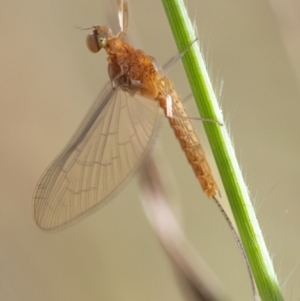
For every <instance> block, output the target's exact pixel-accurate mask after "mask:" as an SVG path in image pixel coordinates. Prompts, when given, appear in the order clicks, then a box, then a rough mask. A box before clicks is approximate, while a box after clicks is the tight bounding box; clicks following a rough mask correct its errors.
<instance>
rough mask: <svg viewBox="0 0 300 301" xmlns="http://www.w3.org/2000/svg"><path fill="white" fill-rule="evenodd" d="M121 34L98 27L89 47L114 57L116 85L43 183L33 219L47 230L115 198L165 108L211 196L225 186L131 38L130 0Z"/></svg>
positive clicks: (166, 85) (111, 68)
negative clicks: (126, 39) (127, 33)
mask: <svg viewBox="0 0 300 301" xmlns="http://www.w3.org/2000/svg"><path fill="white" fill-rule="evenodd" d="M120 20H122V22H121V31H120V32H119V34H118V35H117V36H114V35H113V34H112V31H111V30H110V29H109V28H108V27H107V26H94V27H92V29H93V32H92V33H91V34H90V35H88V37H87V46H88V48H89V50H90V51H92V52H94V53H96V52H99V51H100V50H101V49H102V48H103V49H104V50H105V51H106V52H107V55H108V74H109V77H110V82H109V83H108V84H107V85H106V86H105V88H104V89H103V91H102V92H101V93H100V95H99V97H98V98H97V99H96V102H95V103H94V105H93V106H92V108H91V110H90V111H89V113H88V114H87V116H86V117H85V119H84V121H83V122H82V124H81V125H80V127H79V128H78V130H77V132H76V133H75V135H74V136H73V137H72V139H71V141H70V142H69V143H68V144H67V146H66V147H65V148H64V149H63V151H62V152H61V153H60V154H59V156H58V157H57V158H56V159H55V160H54V162H53V163H52V164H51V165H50V166H49V168H48V169H47V170H46V171H45V173H44V174H43V176H42V177H41V179H40V180H39V182H38V184H37V187H36V190H35V193H34V198H33V216H34V219H35V221H36V223H37V224H38V226H39V227H40V228H42V229H48V230H49V229H54V228H57V227H60V226H62V225H64V224H66V223H68V222H70V221H72V220H74V219H76V218H78V217H79V216H81V215H82V214H83V213H85V212H86V211H88V210H90V209H91V208H93V207H95V206H96V205H98V204H99V203H101V202H103V201H104V200H105V199H106V198H107V197H109V196H110V195H111V194H112V193H113V192H114V191H115V190H116V189H117V188H118V187H119V186H120V185H121V184H122V182H124V180H125V179H126V178H127V177H128V176H129V175H130V174H131V173H132V171H133V170H134V169H135V168H136V167H137V166H138V164H139V163H140V162H141V159H142V157H143V156H144V155H145V154H146V153H147V149H148V146H149V145H150V144H151V140H152V137H153V129H154V127H155V125H156V120H157V116H158V111H159V107H161V108H162V109H163V111H164V114H165V116H166V117H167V118H168V119H169V122H170V125H171V127H172V128H173V130H174V132H175V135H176V137H177V139H178V140H179V142H180V144H181V147H182V149H183V151H184V152H185V154H186V157H187V159H188V161H189V163H190V164H191V166H192V168H193V170H194V173H195V175H196V177H197V179H198V180H199V182H200V184H201V187H202V189H203V191H204V192H205V194H206V195H207V196H208V197H209V198H212V199H215V196H216V193H217V191H218V188H217V184H216V182H215V180H214V178H213V176H212V172H211V169H210V167H209V164H208V162H207V159H206V157H205V153H204V151H203V148H202V146H201V144H200V142H199V139H198V137H197V135H196V134H195V131H194V128H193V126H192V124H191V122H190V120H189V118H188V116H187V113H186V111H185V109H184V106H183V104H182V102H181V100H180V98H179V96H178V94H177V92H176V91H175V89H174V87H173V85H172V83H171V81H170V80H169V79H168V78H167V77H166V76H165V75H164V73H163V71H162V70H161V69H160V68H159V67H158V64H157V62H156V61H155V59H154V58H153V57H151V56H149V55H148V54H146V53H145V52H144V51H142V50H139V49H135V48H133V47H132V46H131V45H130V44H128V43H127V42H125V37H126V32H127V25H128V4H127V2H126V1H124V2H123V9H122V18H120Z"/></svg>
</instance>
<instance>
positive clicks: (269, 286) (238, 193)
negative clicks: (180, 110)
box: [162, 0, 283, 301]
mask: <svg viewBox="0 0 300 301" xmlns="http://www.w3.org/2000/svg"><path fill="white" fill-rule="evenodd" d="M162 3H163V5H164V8H165V11H166V15H167V17H168V20H169V23H170V26H171V29H172V32H173V35H174V38H175V41H176V44H177V47H178V49H179V52H182V51H183V50H184V49H185V48H186V47H187V45H189V44H190V43H191V42H192V41H194V40H195V38H196V37H195V34H194V30H193V26H192V24H191V21H190V19H189V17H188V14H187V11H186V8H185V5H184V3H183V0H162ZM182 61H183V65H184V68H185V71H186V74H187V77H188V80H189V82H190V85H191V89H192V92H193V95H194V98H195V100H196V103H197V107H198V110H199V113H200V116H201V117H202V118H210V119H214V120H218V121H221V122H222V121H223V116H222V111H221V109H220V108H219V107H218V103H217V99H216V96H215V94H214V91H213V88H212V84H211V81H210V78H209V76H208V72H207V70H206V67H205V63H204V60H203V58H202V55H201V53H200V49H199V45H198V43H194V44H193V46H192V47H191V48H190V49H189V50H188V51H187V52H186V54H185V55H184V56H183V58H182ZM204 128H205V131H206V134H207V137H208V140H209V143H210V146H211V149H212V152H213V155H214V158H215V160H216V164H217V166H218V170H219V173H220V176H221V178H222V182H223V185H224V188H225V191H226V194H227V197H228V200H229V203H230V206H231V210H232V213H233V215H234V218H235V222H236V224H237V227H238V230H239V233H240V236H241V239H242V242H243V245H244V248H245V251H246V254H247V257H248V259H249V262H250V266H251V269H252V272H253V275H254V278H255V282H256V285H257V288H258V291H259V294H260V297H261V300H263V301H270V300H278V301H280V300H283V297H282V294H281V292H280V289H279V285H278V281H277V277H276V274H275V272H274V268H273V265H272V261H271V259H270V256H269V253H268V250H267V248H266V245H265V242H264V239H263V236H262V233H261V230H260V228H259V225H258V222H257V219H256V216H255V212H254V209H253V206H252V204H251V201H250V196H249V193H248V190H247V187H246V185H245V182H244V180H243V177H242V173H241V171H240V168H239V166H238V162H237V159H236V156H235V152H234V149H233V146H232V144H231V141H230V138H229V135H228V133H227V130H226V127H225V126H219V125H217V124H215V123H213V122H204Z"/></svg>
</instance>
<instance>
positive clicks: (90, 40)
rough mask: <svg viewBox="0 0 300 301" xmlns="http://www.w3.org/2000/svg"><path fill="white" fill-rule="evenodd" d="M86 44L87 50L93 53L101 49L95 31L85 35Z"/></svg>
mask: <svg viewBox="0 0 300 301" xmlns="http://www.w3.org/2000/svg"><path fill="white" fill-rule="evenodd" d="M86 45H87V48H88V49H89V51H91V52H93V53H97V52H99V51H100V49H101V47H100V45H99V43H98V39H97V36H96V35H95V33H91V34H89V35H88V36H87V37H86Z"/></svg>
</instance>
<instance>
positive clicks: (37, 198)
mask: <svg viewBox="0 0 300 301" xmlns="http://www.w3.org/2000/svg"><path fill="white" fill-rule="evenodd" d="M158 107H159V106H158V103H157V102H156V101H153V100H149V99H146V98H143V97H141V96H139V95H134V96H131V95H130V94H129V93H128V92H126V91H123V90H122V89H121V88H119V89H117V90H112V89H111V85H110V84H108V85H106V87H105V88H104V90H103V91H102V93H101V94H100V96H99V97H98V98H97V100H96V102H95V104H94V105H93V107H92V109H91V110H90V112H89V113H88V114H87V116H86V118H85V119H84V121H83V123H82V124H81V125H80V127H79V128H78V130H77V132H76V134H75V135H74V136H73V138H72V139H71V141H70V142H69V143H68V145H67V146H66V147H65V148H64V150H63V151H62V152H61V154H60V155H59V156H58V157H57V158H56V159H55V160H54V162H53V163H52V164H51V165H50V167H49V168H48V169H47V170H46V171H45V173H44V175H43V176H42V177H41V179H40V181H39V183H38V185H37V187H36V190H35V194H34V198H33V216H34V218H35V220H36V222H37V224H38V225H39V227H41V228H42V229H53V228H57V227H59V226H61V225H64V224H66V223H68V222H70V221H72V220H74V219H75V218H77V217H79V216H80V215H82V214H83V213H85V212H86V211H87V210H89V209H91V208H93V207H95V206H96V205H97V204H99V203H100V202H102V201H103V200H104V199H106V198H107V197H108V196H109V195H110V194H111V193H112V192H113V191H115V190H116V189H117V188H118V187H119V186H120V184H121V183H122V182H123V181H124V180H125V178H126V177H127V176H128V175H129V174H130V173H131V172H132V170H133V169H134V168H135V167H136V166H137V164H138V163H139V161H140V159H141V157H142V156H143V154H144V153H145V150H146V148H147V146H148V145H149V142H150V140H151V138H152V136H153V129H154V126H155V124H156V120H157V116H158Z"/></svg>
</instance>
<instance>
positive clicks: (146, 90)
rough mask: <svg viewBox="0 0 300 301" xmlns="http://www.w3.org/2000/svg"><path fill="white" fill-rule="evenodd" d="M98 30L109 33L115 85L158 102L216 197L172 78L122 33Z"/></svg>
mask: <svg viewBox="0 0 300 301" xmlns="http://www.w3.org/2000/svg"><path fill="white" fill-rule="evenodd" d="M95 29H96V30H97V32H98V34H99V35H100V34H103V32H105V33H106V36H107V41H106V44H105V47H104V49H105V50H106V52H107V54H108V63H109V66H108V72H109V76H110V79H111V81H112V84H113V86H121V87H122V89H125V90H127V91H128V92H129V93H131V94H135V93H139V94H141V95H142V96H144V97H147V98H150V99H152V100H156V101H159V104H160V107H161V108H162V109H163V110H164V114H165V116H166V117H167V118H168V119H169V122H170V125H171V127H172V128H173V130H174V132H175V135H176V137H177V139H178V140H179V142H180V145H181V148H182V149H183V151H184V152H185V154H186V157H187V159H188V161H189V163H190V164H191V166H192V168H193V170H194V173H195V175H196V177H197V179H198V180H199V182H200V185H201V187H202V189H203V191H204V192H205V194H206V195H207V196H208V197H209V198H214V197H215V196H216V193H217V191H218V187H217V184H216V181H215V180H214V178H213V176H212V172H211V169H210V167H209V164H208V161H207V159H206V156H205V153H204V150H203V148H202V146H201V144H200V141H199V139H198V137H197V135H196V133H195V130H194V127H193V125H192V124H191V122H190V120H189V119H188V115H187V113H186V111H185V108H184V106H183V104H182V102H181V100H180V98H179V96H178V94H177V93H176V91H175V90H174V88H173V85H172V83H171V82H170V80H169V79H168V78H167V77H166V76H164V75H161V74H162V72H159V71H160V70H158V69H157V67H156V66H155V60H154V58H152V57H151V56H149V55H147V54H146V53H145V52H144V51H142V50H139V49H135V48H134V47H132V46H131V45H129V44H128V43H126V42H125V41H124V39H123V38H124V37H123V36H122V33H121V35H120V34H119V35H118V36H117V37H115V36H113V35H112V34H111V32H110V30H109V28H108V27H104V26H99V27H96V28H95ZM168 95H170V96H171V99H172V114H169V113H168V110H167V96H168Z"/></svg>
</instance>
